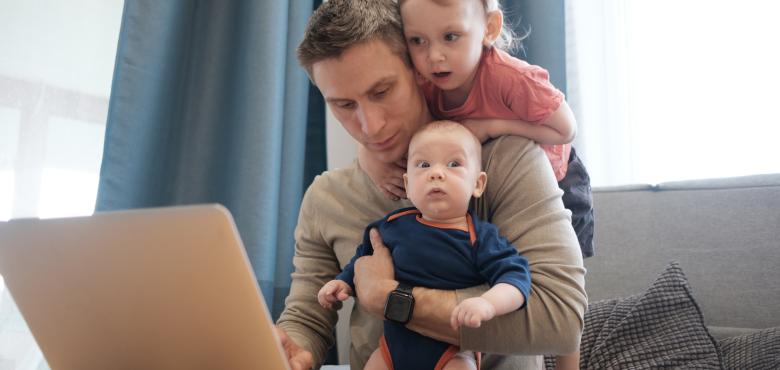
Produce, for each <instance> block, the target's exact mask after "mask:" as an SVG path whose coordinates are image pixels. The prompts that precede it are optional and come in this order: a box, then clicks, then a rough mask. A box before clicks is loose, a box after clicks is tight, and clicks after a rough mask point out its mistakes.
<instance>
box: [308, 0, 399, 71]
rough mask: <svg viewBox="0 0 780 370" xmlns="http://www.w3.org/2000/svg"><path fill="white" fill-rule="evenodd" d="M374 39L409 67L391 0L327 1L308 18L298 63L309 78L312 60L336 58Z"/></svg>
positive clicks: (396, 11)
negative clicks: (379, 41) (383, 43)
mask: <svg viewBox="0 0 780 370" xmlns="http://www.w3.org/2000/svg"><path fill="white" fill-rule="evenodd" d="M375 39H380V40H382V41H384V42H385V44H386V45H387V46H388V47H389V48H390V50H392V51H393V53H394V54H396V55H398V57H399V58H401V59H402V60H403V61H404V62H405V63H406V64H407V65H408V66H409V67H410V68H411V66H412V62H411V60H410V59H409V53H408V51H407V48H406V41H405V39H404V33H403V28H402V25H401V14H400V13H399V11H398V5H397V4H396V2H395V0H328V1H326V2H323V3H322V5H320V6H319V7H318V8H317V10H315V11H314V14H312V15H311V17H310V18H309V23H308V24H307V25H306V31H305V32H304V35H303V41H301V44H300V45H298V62H299V63H300V64H301V66H303V68H304V69H306V73H308V74H309V78H312V66H313V65H314V63H317V62H319V61H322V60H325V59H330V58H338V57H340V56H341V54H342V53H343V52H344V51H345V50H347V49H349V48H350V47H352V46H354V45H357V44H360V43H363V42H367V41H372V40H375ZM312 81H314V80H313V79H312ZM315 83H316V82H315Z"/></svg>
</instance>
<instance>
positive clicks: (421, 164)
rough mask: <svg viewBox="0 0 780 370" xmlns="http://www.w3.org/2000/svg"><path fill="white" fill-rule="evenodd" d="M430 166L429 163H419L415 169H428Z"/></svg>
mask: <svg viewBox="0 0 780 370" xmlns="http://www.w3.org/2000/svg"><path fill="white" fill-rule="evenodd" d="M430 166H431V164H430V163H428V162H420V163H417V168H428V167H430Z"/></svg>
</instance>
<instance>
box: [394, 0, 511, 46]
mask: <svg viewBox="0 0 780 370" xmlns="http://www.w3.org/2000/svg"><path fill="white" fill-rule="evenodd" d="M397 1H398V6H399V8H400V6H401V4H402V3H403V2H404V0H397ZM431 1H433V2H434V3H436V4H439V5H447V4H449V3H450V2H451V1H453V0H431ZM454 1H463V0H454ZM479 1H480V2H481V3H482V7H483V8H484V9H485V14H487V13H489V12H493V11H497V12H501V14H502V18H503V14H504V12H503V10H502V9H501V4H500V3H499V1H498V0H479ZM525 36H526V35H522V36H519V37H518V36H517V35H516V34H515V32H514V31H512V27H511V26H510V25H509V23H508V22H507V21H506V19H504V22H503V23H502V25H501V32H499V34H498V37H497V38H496V41H495V42H494V43H493V45H492V46H493V47H496V48H499V49H501V50H504V51H506V52H511V51H513V50H514V49H515V47H517V43H519V42H520V41H522V40H523V39H524V38H525Z"/></svg>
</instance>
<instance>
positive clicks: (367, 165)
mask: <svg viewBox="0 0 780 370" xmlns="http://www.w3.org/2000/svg"><path fill="white" fill-rule="evenodd" d="M358 163H360V168H362V169H363V171H365V172H366V174H368V177H369V178H370V179H371V182H373V183H374V185H376V187H378V188H379V190H381V191H382V193H384V194H385V196H387V197H388V198H390V199H392V200H399V199H406V188H404V178H403V176H404V173H406V160H405V159H401V160H399V161H397V162H395V163H384V162H380V161H379V160H377V159H376V158H374V156H373V154H371V153H370V152H369V151H368V150H366V148H365V147H363V145H359V146H358Z"/></svg>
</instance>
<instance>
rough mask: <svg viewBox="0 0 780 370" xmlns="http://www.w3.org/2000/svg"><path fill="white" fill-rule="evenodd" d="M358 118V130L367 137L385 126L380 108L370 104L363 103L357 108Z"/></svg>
mask: <svg viewBox="0 0 780 370" xmlns="http://www.w3.org/2000/svg"><path fill="white" fill-rule="evenodd" d="M358 120H359V121H360V130H361V131H363V134H364V135H366V136H368V137H372V136H374V135H376V134H377V133H379V132H380V131H381V130H382V127H384V126H385V117H384V114H383V112H382V110H381V109H380V108H377V107H373V106H370V105H368V106H365V105H364V106H362V107H360V108H359V109H358Z"/></svg>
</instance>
